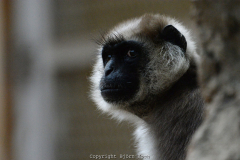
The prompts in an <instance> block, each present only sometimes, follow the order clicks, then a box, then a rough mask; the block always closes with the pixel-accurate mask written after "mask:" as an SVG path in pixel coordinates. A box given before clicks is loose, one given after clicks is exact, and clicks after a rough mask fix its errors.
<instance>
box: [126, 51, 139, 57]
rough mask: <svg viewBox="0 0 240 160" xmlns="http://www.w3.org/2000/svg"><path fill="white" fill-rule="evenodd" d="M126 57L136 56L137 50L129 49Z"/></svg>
mask: <svg viewBox="0 0 240 160" xmlns="http://www.w3.org/2000/svg"><path fill="white" fill-rule="evenodd" d="M127 56H128V57H136V56H137V52H136V51H134V50H129V51H128V53H127Z"/></svg>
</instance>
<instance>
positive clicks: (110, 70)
mask: <svg viewBox="0 0 240 160" xmlns="http://www.w3.org/2000/svg"><path fill="white" fill-rule="evenodd" d="M112 71H113V68H109V69H108V70H106V71H105V76H108V75H109V74H110V73H111V72H112Z"/></svg>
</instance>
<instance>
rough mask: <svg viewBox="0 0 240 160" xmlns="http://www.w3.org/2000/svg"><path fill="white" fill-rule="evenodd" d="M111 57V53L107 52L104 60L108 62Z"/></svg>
mask: <svg viewBox="0 0 240 160" xmlns="http://www.w3.org/2000/svg"><path fill="white" fill-rule="evenodd" d="M111 58H112V55H111V54H108V55H107V56H106V59H105V61H106V62H108V61H109V60H110V59H111Z"/></svg>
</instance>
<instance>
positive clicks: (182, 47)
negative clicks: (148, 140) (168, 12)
mask: <svg viewBox="0 0 240 160" xmlns="http://www.w3.org/2000/svg"><path fill="white" fill-rule="evenodd" d="M186 36H187V40H186V39H185V37H186ZM187 46H188V47H187ZM98 53H99V54H98V57H97V62H96V64H95V67H94V70H93V75H92V77H91V82H92V98H93V100H94V101H95V103H96V104H97V105H98V107H99V108H100V109H101V110H103V111H105V112H109V113H113V114H115V113H118V112H124V114H126V113H125V111H126V110H127V111H130V112H131V113H134V114H136V112H140V111H142V110H145V108H144V107H145V106H146V107H147V106H151V104H149V103H150V102H151V100H152V99H153V98H152V97H158V96H161V95H162V94H163V93H164V92H165V91H166V90H167V89H169V88H170V87H171V86H172V85H173V84H174V83H175V82H176V81H177V80H178V79H179V78H180V77H181V76H182V75H183V74H184V73H185V72H186V71H187V69H188V68H189V63H190V59H192V58H193V56H194V55H195V47H194V44H193V43H192V42H191V38H190V36H189V33H188V31H187V30H186V29H185V28H184V27H183V26H182V25H181V24H179V23H178V22H176V21H175V20H173V19H171V18H167V17H164V16H160V15H145V16H143V17H140V18H138V19H133V20H130V21H127V22H125V23H122V24H120V25H118V26H116V27H115V28H113V29H112V30H111V31H110V32H108V33H107V34H106V35H103V37H102V39H101V40H100V48H99V52H98ZM155 100H156V99H155ZM143 103H148V105H144V104H143ZM151 103H152V102H151ZM136 106H137V107H136ZM139 106H141V107H139ZM134 107H135V108H134ZM133 108H134V111H133ZM113 110H114V112H113Z"/></svg>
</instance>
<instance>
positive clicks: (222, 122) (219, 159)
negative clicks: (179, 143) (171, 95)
mask: <svg viewBox="0 0 240 160" xmlns="http://www.w3.org/2000/svg"><path fill="white" fill-rule="evenodd" d="M194 7H195V8H194V18H195V19H196V25H197V27H198V30H199V38H200V43H201V46H200V47H201V48H202V55H201V57H202V60H201V62H200V69H199V82H200V85H201V90H202V94H203V97H204V99H205V101H206V108H207V111H206V117H205V121H204V123H203V124H202V126H201V127H200V128H199V130H198V131H197V132H196V134H195V135H194V137H193V139H192V142H191V144H190V146H189V152H188V156H187V159H188V160H240V1H237V0H236V1H235V0H221V1H211V0H201V1H195V2H194Z"/></svg>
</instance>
